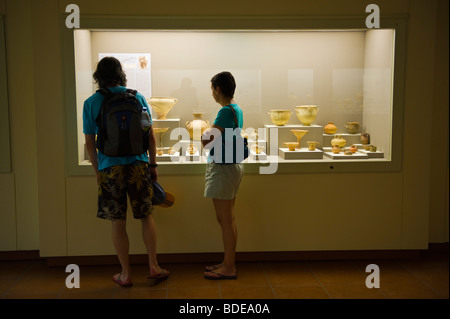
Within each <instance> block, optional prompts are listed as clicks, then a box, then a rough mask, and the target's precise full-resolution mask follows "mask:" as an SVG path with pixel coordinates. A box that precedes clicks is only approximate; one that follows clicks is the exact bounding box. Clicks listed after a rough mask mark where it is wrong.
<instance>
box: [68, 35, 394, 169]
mask: <svg viewBox="0 0 450 319" xmlns="http://www.w3.org/2000/svg"><path fill="white" fill-rule="evenodd" d="M396 33H397V30H396V28H394V27H393V28H385V29H361V28H360V29H356V28H325V29H322V28H321V29H303V28H302V29H300V28H299V29H295V28H293V29H288V30H285V29H270V30H268V29H252V30H246V29H213V28H211V29H196V30H192V29H191V30H188V29H172V30H159V29H148V30H142V29H140V30H133V29H123V30H120V29H119V30H118V29H114V30H113V29H105V28H102V29H95V28H92V29H79V30H75V31H73V44H72V45H73V47H70V46H68V47H69V48H70V49H72V50H73V53H72V54H73V61H74V62H73V63H74V65H75V70H74V75H75V81H74V82H75V87H76V92H75V96H74V97H75V99H76V114H77V115H76V118H77V126H76V131H77V133H76V141H77V149H76V154H77V156H76V158H77V163H76V165H75V166H77V167H83V166H89V165H90V163H89V161H88V160H87V155H86V151H85V146H84V136H83V133H82V109H83V101H84V100H85V99H86V98H88V97H89V96H90V95H92V94H93V93H94V92H95V90H96V89H97V87H96V85H95V84H94V83H93V80H92V73H93V72H94V70H95V67H96V64H97V62H98V61H99V58H100V57H101V56H104V55H113V56H118V57H119V56H120V57H122V58H123V56H127V55H129V56H134V57H136V59H137V60H136V61H139V56H142V57H144V56H145V57H149V58H148V59H147V60H149V61H147V63H146V64H145V67H146V69H147V72H141V71H143V70H139V69H140V68H141V67H142V65H140V64H139V62H137V63H136V65H131V67H130V65H129V64H128V65H127V67H128V71H127V77H128V78H129V82H128V86H129V87H132V88H137V89H138V90H139V91H140V92H141V91H142V93H143V94H144V96H145V97H146V98H147V101H148V102H149V105H150V106H152V103H150V98H151V97H167V98H172V99H174V100H176V102H175V103H173V104H174V105H172V107H171V108H170V110H168V111H167V112H166V116H164V115H161V114H157V112H156V111H157V110H156V109H155V106H152V117H153V120H154V128H158V131H157V147H158V151H159V155H158V156H157V161H158V162H159V163H160V164H161V165H160V168H162V171H163V172H164V169H167V170H168V171H170V172H178V173H182V172H183V169H182V168H174V166H179V167H185V168H186V170H192V168H193V166H192V164H196V166H198V165H202V164H204V163H205V162H206V154H207V152H205V151H204V150H203V149H202V147H201V145H200V143H199V142H198V140H196V139H195V138H192V136H190V135H189V134H188V133H189V132H188V126H189V125H190V124H192V123H194V122H197V123H200V122H199V121H200V120H199V119H198V117H200V118H201V119H202V120H203V121H204V122H203V123H205V122H207V124H209V125H210V124H212V123H213V121H214V119H215V117H216V115H217V112H218V111H219V108H220V105H218V104H217V103H216V102H215V101H214V99H213V98H212V96H211V89H210V79H211V78H212V77H213V76H214V75H215V74H216V73H218V72H221V71H225V70H226V71H230V72H231V73H232V74H233V75H234V77H235V79H236V83H237V88H236V92H235V101H236V103H238V104H239V105H240V106H241V108H242V109H243V111H244V130H245V133H246V134H247V135H248V137H249V140H250V147H251V149H252V151H251V154H250V156H249V158H248V159H247V160H246V163H247V164H248V165H246V166H247V167H248V170H247V171H250V172H251V171H252V170H255V168H252V167H253V166H255V167H260V166H263V165H270V163H274V162H276V163H277V165H279V166H280V167H283V166H284V167H285V171H302V168H301V167H302V166H303V167H309V168H312V169H313V170H315V171H323V170H329V169H330V168H331V169H333V168H334V167H339V165H340V164H337V163H341V162H348V163H351V164H344V165H343V166H342V167H344V166H345V169H346V170H352V169H353V168H356V169H357V170H372V169H375V170H376V169H379V168H381V169H386V168H387V169H392V168H393V167H395V168H398V166H396V165H392V163H393V160H395V158H393V156H395V154H397V156H400V153H401V150H399V149H396V147H395V144H396V143H394V142H393V141H394V140H395V139H397V140H398V139H399V138H400V135H399V134H398V133H395V134H394V132H395V125H394V109H395V108H396V109H397V110H398V111H400V110H401V105H398V104H399V103H400V102H401V99H397V101H399V102H397V105H396V103H395V96H394V93H395V92H394V84H395V81H394V80H395V78H396V77H395V76H394V75H395V74H396V72H395V70H396V65H395V55H396V37H397V34H396ZM122 63H123V64H124V63H125V64H126V63H127V62H123V60H122ZM397 70H398V68H397ZM397 73H399V71H397ZM147 87H148V89H147ZM398 94H400V93H398ZM72 96H73V95H72ZM280 110H283V111H284V112H279V111H280ZM400 113H401V112H400ZM280 114H281V122H280ZM194 118H197V121H194V122H192V121H193V120H194ZM283 119H284V121H283ZM277 120H278V121H277ZM395 123H398V124H396V125H400V126H401V120H399V118H398V117H397V119H396V121H395ZM299 131H300V132H301V131H307V132H306V133H299ZM299 134H300V135H302V134H303V136H299ZM367 137H368V138H369V139H367ZM337 139H340V140H342V139H344V140H345V142H344V143H342V141H341V143H340V145H341V148H340V150H339V152H336V150H335V149H333V145H334V144H337V143H336V140H337ZM292 142H299V145H298V146H297V147H296V148H292V145H290V146H291V150H290V149H289V148H288V146H289V145H288V144H286V143H292ZM338 144H339V143H338ZM256 146H258V147H256ZM72 154H74V153H72ZM395 162H398V159H397V160H395ZM370 163H372V164H370ZM373 163H384V164H381V165H384V166H380V165H379V164H375V165H373ZM285 164H287V165H285ZM336 164H337V165H336ZM305 165H306V166H305ZM349 165H351V166H349ZM364 165H366V166H364ZM165 166H167V167H171V168H165ZM352 167H353V168H352ZM377 167H378V168H377ZM286 168H287V170H286Z"/></svg>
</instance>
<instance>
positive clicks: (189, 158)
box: [184, 151, 200, 162]
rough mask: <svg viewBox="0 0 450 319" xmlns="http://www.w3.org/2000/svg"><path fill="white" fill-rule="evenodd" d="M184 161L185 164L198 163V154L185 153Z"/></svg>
mask: <svg viewBox="0 0 450 319" xmlns="http://www.w3.org/2000/svg"><path fill="white" fill-rule="evenodd" d="M184 159H185V161H186V162H199V161H200V152H199V151H197V152H195V153H194V154H191V153H189V152H187V151H186V153H185V156H184Z"/></svg>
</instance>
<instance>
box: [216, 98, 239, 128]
mask: <svg viewBox="0 0 450 319" xmlns="http://www.w3.org/2000/svg"><path fill="white" fill-rule="evenodd" d="M229 105H230V106H231V107H233V109H234V111H235V113H236V117H237V120H238V124H239V127H240V128H242V126H243V124H244V114H243V112H242V109H241V108H240V107H239V105H237V104H229ZM214 125H217V126H220V127H223V128H236V124H235V122H234V117H233V111H231V110H230V108H229V107H228V106H223V107H222V108H221V109H220V111H219V113H217V117H216V119H215V120H214Z"/></svg>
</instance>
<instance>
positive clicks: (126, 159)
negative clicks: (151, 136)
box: [83, 86, 153, 170]
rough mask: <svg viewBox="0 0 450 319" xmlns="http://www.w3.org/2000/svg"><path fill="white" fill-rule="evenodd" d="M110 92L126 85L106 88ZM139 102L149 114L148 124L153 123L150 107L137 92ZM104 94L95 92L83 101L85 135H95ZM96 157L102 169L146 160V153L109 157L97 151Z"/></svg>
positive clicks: (122, 90) (114, 91) (120, 89)
mask: <svg viewBox="0 0 450 319" xmlns="http://www.w3.org/2000/svg"><path fill="white" fill-rule="evenodd" d="M108 89H109V90H110V91H111V92H113V93H116V92H125V91H126V89H127V88H126V87H123V86H114V87H109V88H108ZM136 97H137V98H138V100H139V102H141V104H142V107H143V108H144V109H145V110H147V112H148V114H149V115H150V124H153V121H152V116H151V112H150V108H149V107H148V105H147V101H146V100H145V97H144V96H143V95H142V94H140V93H139V92H138V93H137V94H136ZM103 99H104V96H103V95H102V94H101V93H99V92H96V93H94V94H93V95H92V96H91V97H90V98H88V99H87V100H86V101H84V106H83V133H84V134H86V135H97V132H98V126H97V123H96V122H95V120H96V119H97V116H98V114H99V113H100V108H101V107H102V102H103ZM97 157H98V170H102V169H105V168H108V167H111V166H116V165H128V164H132V163H134V162H136V161H143V162H148V157H147V153H142V154H141V155H137V156H123V157H111V156H106V155H104V154H103V153H102V152H100V151H98V152H97Z"/></svg>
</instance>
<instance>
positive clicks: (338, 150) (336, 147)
mask: <svg viewBox="0 0 450 319" xmlns="http://www.w3.org/2000/svg"><path fill="white" fill-rule="evenodd" d="M331 151H332V152H333V154H339V152H340V151H341V148H340V147H339V146H338V145H333V147H332V148H331Z"/></svg>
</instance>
